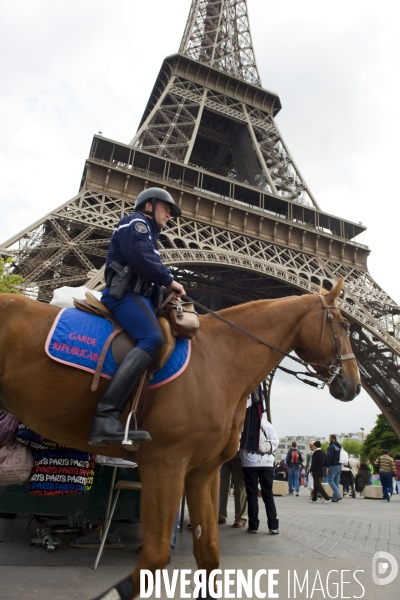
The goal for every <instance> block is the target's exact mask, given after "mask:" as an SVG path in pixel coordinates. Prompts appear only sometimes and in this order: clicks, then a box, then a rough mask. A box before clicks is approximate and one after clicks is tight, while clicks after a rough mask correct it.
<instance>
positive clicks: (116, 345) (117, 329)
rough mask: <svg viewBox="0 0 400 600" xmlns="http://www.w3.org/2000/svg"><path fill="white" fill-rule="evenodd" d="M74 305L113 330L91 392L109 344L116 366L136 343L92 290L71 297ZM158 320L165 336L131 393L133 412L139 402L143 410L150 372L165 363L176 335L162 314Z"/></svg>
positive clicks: (172, 349)
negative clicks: (161, 345) (80, 297)
mask: <svg viewBox="0 0 400 600" xmlns="http://www.w3.org/2000/svg"><path fill="white" fill-rule="evenodd" d="M74 306H75V308H77V309H78V310H81V311H83V312H86V313H89V314H91V315H95V316H98V317H101V318H103V319H106V320H107V321H109V322H110V323H111V325H112V333H111V334H110V335H109V337H108V339H107V341H106V343H105V344H104V347H103V349H102V351H101V354H100V357H99V361H98V364H97V368H96V372H95V374H94V376H93V381H92V385H91V390H92V391H93V392H94V391H96V390H97V388H98V385H99V381H100V377H101V372H102V367H103V364H104V360H105V357H106V354H107V351H108V349H109V348H110V346H111V351H112V354H113V357H114V360H115V362H116V364H117V365H118V366H119V365H120V364H121V363H122V361H123V360H124V358H125V356H126V355H127V354H128V352H130V351H131V350H132V349H133V348H134V347H135V346H136V342H135V341H134V340H133V339H132V338H131V337H130V336H129V335H128V334H127V333H126V331H125V330H124V329H123V328H122V327H121V325H120V324H119V323H118V321H117V320H116V319H115V318H114V317H113V315H112V313H111V312H110V311H109V310H108V308H107V307H106V306H105V305H104V304H103V303H102V302H100V300H97V298H96V297H95V296H94V295H93V294H92V293H91V292H86V294H85V299H76V298H74ZM157 320H158V324H159V326H160V328H161V331H162V334H163V337H164V345H163V347H162V348H161V350H160V352H159V354H158V355H157V357H156V358H155V360H154V361H153V362H152V364H151V365H150V367H149V368H148V369H147V371H146V372H145V373H144V376H143V377H142V379H141V381H140V383H139V386H138V389H137V391H136V393H134V401H133V407H132V412H133V413H135V414H136V413H137V412H139V411H138V407H139V405H140V414H143V410H144V403H145V400H146V396H147V390H148V387H149V382H150V377H151V374H152V373H154V371H157V370H158V369H160V368H161V367H163V366H164V365H165V364H166V362H167V361H168V359H169V358H170V356H171V354H172V352H173V351H174V348H175V343H176V338H175V337H174V335H173V334H172V331H171V327H170V324H169V322H168V320H167V319H166V318H165V317H159V318H158V319H157Z"/></svg>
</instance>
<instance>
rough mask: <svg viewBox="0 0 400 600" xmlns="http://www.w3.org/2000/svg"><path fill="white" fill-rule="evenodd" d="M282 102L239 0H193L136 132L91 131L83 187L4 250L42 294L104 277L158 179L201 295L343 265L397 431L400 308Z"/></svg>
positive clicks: (364, 359)
mask: <svg viewBox="0 0 400 600" xmlns="http://www.w3.org/2000/svg"><path fill="white" fill-rule="evenodd" d="M280 108H281V104H280V100H279V97H278V96H277V95H276V94H273V93H271V92H269V91H267V90H265V89H263V88H262V87H261V86H260V81H259V77H258V72H257V67H256V63H255V59H254V53H253V49H252V44H251V35H250V29H249V23H248V16H247V6H246V2H245V1H244V0H241V1H239V0H220V1H211V0H208V1H207V0H193V2H192V6H191V11H190V14H189V19H188V22H187V26H186V29H185V33H184V36H183V40H182V44H181V47H180V53H178V54H176V55H173V56H170V57H168V58H167V59H165V60H164V62H163V64H162V67H161V70H160V73H159V75H158V77H157V81H156V83H155V86H154V88H153V90H152V92H151V95H150V98H149V100H148V103H147V106H146V108H145V111H144V114H143V118H142V120H141V123H140V125H139V128H138V131H137V133H136V135H135V136H134V138H133V140H132V142H131V143H130V144H122V143H119V142H115V141H113V140H108V139H105V138H103V137H101V136H94V139H93V143H92V147H91V150H90V154H89V157H88V159H87V161H86V164H85V167H84V171H83V176H82V181H81V185H80V190H79V193H78V194H77V195H76V196H75V197H74V198H72V199H71V200H69V201H67V202H66V203H65V204H63V205H62V206H60V207H59V208H57V209H55V210H54V211H52V212H51V213H50V214H48V215H46V216H45V217H43V218H42V219H40V220H39V221H38V222H36V223H34V224H32V225H31V226H30V227H28V228H26V229H25V230H24V231H22V232H20V233H19V234H17V235H15V236H13V237H12V238H11V239H9V240H8V241H7V242H5V243H4V244H3V245H2V247H1V248H0V251H1V253H2V254H5V255H10V256H13V258H14V265H15V271H16V272H17V273H20V274H21V275H23V276H24V278H25V293H26V294H28V295H31V296H32V297H35V298H38V299H39V300H43V301H48V300H49V299H50V298H51V296H52V292H53V290H54V289H55V288H57V287H60V286H63V285H69V286H78V285H83V284H85V285H87V286H88V287H90V288H92V289H101V288H102V287H103V286H104V280H103V266H104V262H105V257H106V254H107V248H108V244H109V239H110V236H111V233H112V230H113V228H114V227H115V224H116V223H117V222H118V220H119V219H120V218H121V217H122V216H123V215H124V214H126V213H129V212H131V211H132V210H133V207H134V202H135V199H136V197H137V195H138V194H139V193H140V192H141V191H142V190H143V189H146V188H147V187H151V186H155V187H157V186H160V187H165V188H166V189H167V190H168V191H169V192H170V193H171V195H172V196H173V198H174V199H175V202H177V203H178V204H179V205H180V206H181V209H182V217H181V218H179V219H177V220H176V222H174V223H172V224H170V225H169V227H168V228H167V229H165V230H164V232H163V234H162V236H161V239H160V242H161V244H160V245H161V248H160V251H161V254H162V257H163V260H164V262H165V263H167V264H168V265H170V266H171V268H172V269H173V270H174V272H175V276H176V278H178V279H179V280H181V281H182V282H183V283H184V284H185V286H186V288H188V289H189V290H190V292H189V294H190V295H192V296H193V297H195V298H196V299H197V300H198V301H199V302H201V303H203V304H205V305H207V306H208V307H210V308H214V309H220V308H223V307H226V306H229V305H232V304H236V303H239V302H244V301H248V300H254V299H257V298H277V297H281V296H287V295H290V294H299V293H312V292H316V291H318V290H319V286H321V285H323V286H325V287H328V288H329V287H330V286H332V285H333V284H334V283H335V282H336V281H337V279H338V278H339V277H342V276H343V277H345V284H344V293H343V297H342V298H341V301H340V304H341V308H342V310H343V312H344V313H345V314H346V316H347V317H348V318H349V320H350V321H351V323H352V327H351V336H352V343H353V348H354V351H355V353H356V356H357V359H358V361H359V365H360V371H361V375H362V380H363V385H364V387H365V389H366V390H367V392H368V393H369V394H370V395H371V397H372V398H373V399H374V401H375V402H376V403H377V405H378V406H379V408H380V409H381V410H382V412H383V413H384V414H385V416H386V417H387V418H388V419H389V421H390V423H391V424H392V425H393V427H394V428H395V430H396V431H397V433H398V434H400V399H399V398H400V365H399V357H400V328H399V314H400V307H399V306H398V305H397V304H396V303H395V302H394V301H393V300H392V299H391V298H390V297H389V296H388V295H387V294H386V293H385V292H384V291H383V290H382V289H381V288H380V287H379V286H378V285H377V283H376V282H375V281H374V280H373V279H372V277H371V276H370V274H369V272H368V268H367V257H368V254H369V249H368V248H367V247H366V246H363V245H362V244H359V243H358V242H357V241H356V238H357V235H358V234H360V233H361V232H362V231H364V229H365V228H364V227H363V226H362V225H360V224H358V223H352V222H350V221H348V220H346V219H342V218H340V217H336V216H333V215H330V214H328V213H324V212H323V211H322V210H321V209H320V207H319V206H318V204H317V202H316V200H315V198H314V197H313V196H312V194H311V191H310V189H309V188H308V186H307V184H306V182H305V180H304V178H303V177H302V175H301V173H300V171H299V169H298V167H297V166H296V164H295V162H294V160H293V157H292V156H291V154H290V152H289V149H288V147H287V146H286V144H285V142H284V140H283V138H282V136H281V134H280V132H279V129H278V127H277V125H276V123H275V116H276V114H277V113H278V112H279V110H280ZM271 385H272V376H271V377H270V378H269V380H268V381H267V382H266V386H267V387H266V390H267V392H268V393H267V395H268V396H269V395H270V393H271Z"/></svg>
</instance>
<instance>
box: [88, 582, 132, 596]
mask: <svg viewBox="0 0 400 600" xmlns="http://www.w3.org/2000/svg"><path fill="white" fill-rule="evenodd" d="M134 595H135V588H134V587H133V581H132V579H131V578H130V577H127V578H126V579H123V580H122V581H120V582H119V583H117V584H116V585H115V586H114V587H113V588H111V589H110V590H107V591H106V592H104V594H102V595H101V596H96V598H93V600H114V598H115V600H116V599H117V598H118V599H119V600H131V599H132V598H133V597H134Z"/></svg>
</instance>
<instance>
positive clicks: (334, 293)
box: [325, 277, 344, 305]
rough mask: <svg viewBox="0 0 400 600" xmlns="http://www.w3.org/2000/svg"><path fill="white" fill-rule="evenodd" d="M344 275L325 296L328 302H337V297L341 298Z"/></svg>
mask: <svg viewBox="0 0 400 600" xmlns="http://www.w3.org/2000/svg"><path fill="white" fill-rule="evenodd" d="M343 281H344V279H343V277H341V278H340V279H339V280H338V282H337V284H336V285H335V286H334V287H333V288H332V289H331V291H330V292H329V293H328V294H327V295H326V296H325V299H326V301H327V303H328V304H331V305H332V304H335V303H336V299H337V298H339V296H340V292H341V291H342V285H343Z"/></svg>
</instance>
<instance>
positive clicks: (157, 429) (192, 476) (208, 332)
mask: <svg viewBox="0 0 400 600" xmlns="http://www.w3.org/2000/svg"><path fill="white" fill-rule="evenodd" d="M341 285H342V281H339V282H338V284H337V285H336V286H335V287H334V288H333V289H332V290H331V291H330V292H329V293H325V294H323V295H324V299H325V300H326V303H327V304H329V305H335V302H336V299H337V297H338V296H339V293H340V289H341ZM58 310H59V309H58V308H55V307H53V306H49V305H47V304H41V303H39V302H36V301H33V300H29V299H27V298H25V297H22V296H17V295H14V294H0V404H1V405H2V406H3V407H4V408H5V409H6V410H8V411H10V412H11V413H12V414H14V415H15V416H16V417H17V418H18V419H19V420H20V421H22V422H23V423H25V424H26V425H28V426H29V427H30V428H31V429H33V430H34V431H36V432H38V433H40V434H42V435H44V436H46V437H47V438H50V439H51V440H54V441H55V442H58V443H60V444H64V445H66V446H70V447H73V448H76V449H79V450H86V451H91V452H92V451H93V446H88V445H87V437H88V433H89V426H90V422H91V419H92V416H93V413H94V410H95V407H96V404H97V401H98V399H99V396H100V395H101V394H102V392H103V391H104V387H105V386H106V385H107V382H106V381H104V380H103V381H102V384H101V385H100V387H99V390H98V391H97V392H96V393H93V392H91V391H90V384H91V381H92V377H91V375H90V374H88V373H85V372H84V371H80V370H77V369H73V368H70V367H67V366H65V365H62V364H59V363H56V362H54V361H52V360H50V359H49V358H48V357H47V355H46V354H45V352H44V344H45V339H46V336H47V334H48V331H49V330H50V327H51V325H52V323H53V321H54V318H55V316H56V314H57V312H58ZM330 313H331V315H332V321H333V324H334V325H333V330H332V329H331V327H330V326H329V325H328V326H326V327H325V326H323V323H324V320H325V319H326V316H325V315H326V314H327V311H326V310H325V309H324V306H323V303H322V302H321V300H320V294H314V295H304V296H292V297H288V298H282V299H280V300H259V301H256V302H250V303H247V304H243V305H240V306H235V307H233V308H229V309H226V310H224V311H221V312H220V313H219V314H221V315H223V316H224V317H225V318H228V319H230V320H231V321H233V322H234V323H236V324H237V325H239V326H240V327H242V328H243V329H245V330H247V331H248V332H251V333H252V334H254V335H257V336H259V337H260V338H263V339H264V340H267V341H268V342H269V343H271V344H273V345H274V346H276V347H278V348H280V349H282V350H283V351H285V352H290V351H291V350H294V351H295V352H296V353H297V354H298V355H299V356H300V357H301V358H302V359H304V360H307V358H308V359H312V362H313V363H318V364H319V365H321V366H320V367H317V368H316V369H317V371H318V372H320V374H321V375H324V376H328V375H329V370H328V367H327V365H329V364H335V362H337V358H338V352H339V354H342V355H345V354H349V353H351V346H350V341H349V336H348V327H349V324H348V322H347V321H346V319H344V318H343V316H342V315H341V313H340V311H339V309H337V308H332V309H331V311H330ZM334 332H336V336H337V340H336V342H334V336H333V333H334ZM335 345H336V349H335ZM281 358H282V355H281V354H280V353H278V352H277V351H274V350H272V349H270V348H268V347H266V346H264V345H262V344H260V343H259V342H257V341H256V340H254V339H253V338H251V337H248V336H246V335H244V334H243V333H242V332H240V331H238V330H236V329H233V328H231V327H228V326H227V325H226V324H225V323H222V322H221V321H219V320H217V319H215V318H214V317H213V316H212V315H206V316H202V317H201V318H200V329H199V332H198V334H197V336H196V338H195V340H194V341H193V345H192V356H191V361H190V364H189V366H188V368H187V369H186V371H184V373H182V375H180V377H178V378H177V379H175V380H173V381H172V382H170V383H168V384H167V385H165V386H163V387H161V388H157V389H155V390H153V391H151V392H150V397H149V401H148V409H147V411H146V414H145V416H144V422H143V428H144V429H146V430H148V431H149V432H150V434H151V436H152V441H151V442H150V443H148V444H145V445H143V446H141V447H140V450H139V451H138V453H137V454H136V458H135V460H136V461H137V462H138V464H139V469H140V476H141V481H142V493H141V500H142V502H141V524H142V528H143V547H142V551H141V553H140V557H139V561H138V564H137V566H136V568H135V570H134V571H133V573H132V574H131V575H130V576H129V577H127V578H126V579H124V580H123V581H122V582H120V583H119V584H117V586H116V588H115V589H116V590H117V591H118V593H119V596H117V595H116V591H115V592H114V595H112V594H111V596H112V597H113V598H114V597H120V598H122V599H123V600H129V599H130V598H133V597H135V596H136V595H137V594H139V589H140V588H139V586H140V570H141V569H149V570H151V571H155V570H156V569H162V568H163V567H164V565H165V564H166V563H167V560H168V557H169V552H170V538H171V532H172V528H173V523H174V519H175V515H176V512H177V508H178V506H179V501H180V498H181V496H182V493H183V490H184V489H185V490H186V497H187V503H188V508H189V514H190V520H191V523H192V528H193V546H194V555H195V558H196V561H197V565H198V568H199V569H205V570H206V571H207V573H209V572H211V571H212V570H213V569H216V568H218V564H219V548H218V526H217V503H218V482H219V468H220V466H221V465H222V464H223V463H224V462H226V461H227V460H229V459H230V458H232V456H233V455H234V454H235V453H236V451H237V448H238V440H239V435H240V432H241V429H242V425H243V420H244V414H245V406H246V399H247V397H248V395H249V394H250V393H251V392H252V390H254V389H255V388H256V387H257V385H258V384H259V383H260V381H263V380H264V379H265V378H266V376H267V375H268V374H269V373H270V372H271V370H272V369H273V368H274V367H275V366H276V365H277V364H278V363H279V361H280V360H281ZM359 391H360V379H359V373H358V368H357V364H356V361H355V359H354V358H350V359H348V360H346V361H345V362H344V363H343V367H342V369H341V372H340V374H339V375H337V376H336V377H335V379H334V380H333V382H332V383H331V384H330V393H331V394H332V395H333V396H334V397H335V398H337V399H339V400H344V401H348V400H352V399H353V398H354V397H355V396H356V395H357V394H358V393H359ZM95 451H96V449H95ZM98 452H99V453H101V454H105V453H107V454H108V455H110V456H121V455H122V448H121V447H120V446H115V445H114V446H108V447H107V448H106V449H105V448H103V447H102V448H98ZM113 590H114V588H113ZM111 596H110V597H111ZM105 597H106V596H101V598H105ZM107 597H109V596H107Z"/></svg>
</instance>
